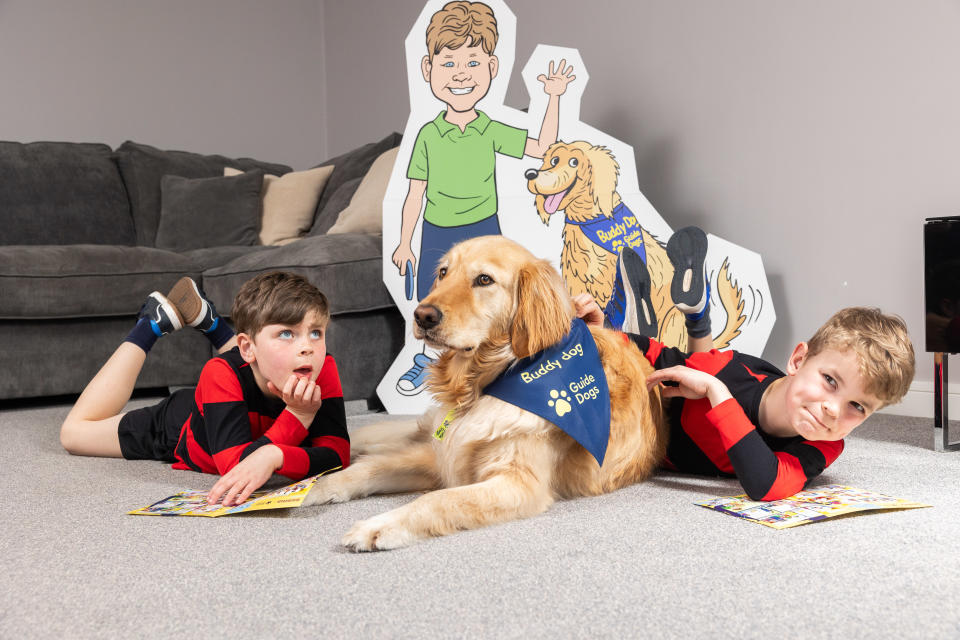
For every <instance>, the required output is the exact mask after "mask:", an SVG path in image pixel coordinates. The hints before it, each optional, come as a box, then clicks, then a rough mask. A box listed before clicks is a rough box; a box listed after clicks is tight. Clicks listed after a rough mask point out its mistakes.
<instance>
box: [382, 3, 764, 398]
mask: <svg viewBox="0 0 960 640" xmlns="http://www.w3.org/2000/svg"><path fill="white" fill-rule="evenodd" d="M515 37H516V18H515V16H514V15H513V13H512V12H511V11H510V10H509V8H507V6H506V5H505V4H504V3H503V2H499V1H493V0H491V1H490V2H487V3H480V2H473V3H471V2H450V3H446V4H445V3H444V2H443V0H437V1H431V2H428V3H427V5H426V6H425V7H424V10H423V11H422V12H421V14H420V17H419V18H418V19H417V22H416V23H415V24H414V26H413V28H412V29H411V31H410V33H409V34H408V36H407V39H406V42H405V48H406V59H407V80H408V86H409V91H410V118H409V119H408V121H407V125H406V127H405V129H404V137H403V142H402V143H401V145H400V149H399V153H398V156H397V162H396V165H395V166H394V168H393V173H392V175H391V179H390V183H389V185H388V188H387V192H386V196H385V197H384V202H383V255H384V257H385V259H384V265H383V278H384V283H385V284H386V286H387V289H388V290H389V291H390V293H391V296H392V297H393V299H394V301H395V302H396V304H397V306H398V307H399V309H400V311H401V313H402V314H403V316H404V318H405V320H406V323H407V332H406V336H407V337H406V343H405V345H404V348H403V350H402V351H401V353H400V355H399V357H398V358H397V360H396V361H394V363H393V365H392V366H391V367H390V369H389V370H388V372H387V374H386V376H385V377H384V379H383V380H382V381H381V382H380V385H379V386H378V388H377V392H378V394H379V396H380V399H381V401H382V402H383V403H384V406H385V407H386V408H387V410H388V411H389V412H391V413H411V414H412V413H420V412H422V411H423V410H424V409H426V407H427V406H428V405H429V404H430V402H431V398H430V395H429V393H426V392H424V389H425V387H424V382H425V380H426V367H427V366H428V365H429V363H430V362H431V361H432V358H433V357H435V355H436V354H433V353H431V352H430V350H429V349H428V348H425V346H424V345H423V343H422V342H420V341H418V340H416V339H415V338H414V337H413V331H412V326H413V325H412V322H413V311H414V309H415V308H416V306H417V304H418V301H419V300H420V299H422V298H423V297H425V296H426V295H427V293H428V292H429V289H430V286H431V285H432V282H433V276H434V273H433V271H434V267H435V264H436V261H437V260H438V259H439V257H440V256H442V255H443V254H444V253H445V252H446V251H447V250H448V249H449V248H450V247H451V246H452V245H453V244H455V243H456V242H458V241H460V240H465V239H467V238H471V237H475V236H478V235H487V234H491V233H493V234H496V233H502V234H503V235H505V236H507V237H510V238H512V239H514V240H517V241H519V242H521V243H522V244H524V246H526V247H527V248H528V249H529V250H530V251H531V252H533V253H534V254H535V255H537V256H539V257H541V258H545V259H547V260H549V261H550V262H552V263H553V264H554V266H556V267H557V268H558V269H559V270H560V272H561V274H562V275H563V277H564V280H565V282H566V284H567V288H568V289H569V290H570V292H571V293H572V294H577V293H581V292H583V291H587V292H589V293H590V294H591V295H593V297H594V298H595V299H596V300H597V302H598V303H599V304H600V305H601V307H603V306H605V305H607V303H608V301H609V300H610V298H611V295H612V291H613V288H614V279H615V275H616V264H617V257H618V255H619V253H620V251H621V250H622V249H623V247H625V246H627V247H631V248H632V250H633V251H636V252H637V253H638V254H639V255H640V256H641V257H642V258H643V262H644V263H645V264H646V267H647V271H648V272H649V281H650V302H651V306H652V309H651V310H650V311H651V316H655V318H656V320H655V323H654V324H655V326H656V327H657V338H658V339H659V340H660V341H661V342H663V343H665V344H667V345H670V346H679V347H681V348H683V346H685V344H686V340H687V336H686V332H685V329H684V315H683V313H682V312H681V311H680V310H679V309H677V308H676V306H675V305H674V301H673V300H672V298H671V293H670V285H671V281H672V279H673V266H672V264H671V263H670V261H669V260H668V257H667V255H666V251H665V245H666V241H667V239H668V238H669V237H670V235H671V234H672V231H671V228H670V226H669V225H667V223H666V222H665V221H664V220H663V219H662V218H661V217H660V216H659V214H657V212H656V211H655V210H654V209H653V207H652V206H651V205H650V203H649V202H648V201H647V199H646V198H645V197H644V196H643V194H642V193H640V190H639V187H638V184H637V175H636V167H635V165H634V155H633V149H632V148H631V147H630V146H629V145H627V144H625V143H623V142H621V141H619V140H616V139H614V138H612V137H611V136H609V135H607V134H604V133H603V132H601V131H598V130H596V129H594V128H593V127H590V126H589V125H587V124H585V123H583V122H581V121H580V117H579V115H580V99H581V97H582V95H583V91H584V88H585V87H586V86H587V82H588V80H589V76H588V74H587V71H586V68H585V66H584V64H583V61H582V60H581V59H580V54H579V52H578V51H577V50H576V49H568V48H561V47H553V46H546V45H538V46H537V48H536V50H535V51H534V53H533V55H532V56H531V57H530V60H529V61H528V62H527V64H526V65H525V67H524V69H523V71H522V77H523V80H524V84H525V86H526V88H527V91H528V93H529V95H530V105H529V108H528V109H527V111H526V112H523V111H520V110H518V109H513V108H511V107H508V106H506V105H505V104H504V96H505V93H506V89H507V85H508V81H509V78H510V76H511V74H512V69H513V63H514V55H515ZM708 238H709V249H708V251H707V256H706V263H705V264H706V271H707V276H708V277H709V279H710V287H711V290H712V292H713V293H712V296H711V298H710V301H709V304H710V312H711V318H712V327H713V335H714V343H715V345H716V346H718V347H727V346H731V347H733V348H736V349H738V350H740V351H744V352H746V353H751V354H755V355H760V353H761V352H762V351H763V347H764V344H765V343H766V340H767V337H768V336H769V333H770V329H771V328H772V326H773V322H774V319H775V314H774V310H773V306H772V304H771V302H770V295H769V290H768V288H767V283H766V277H765V275H764V272H763V265H762V262H761V260H760V256H759V255H757V254H755V253H753V252H750V251H746V250H744V249H742V248H740V247H738V246H736V245H734V244H732V243H729V242H726V241H724V240H722V239H720V238H717V237H715V236H712V235H711V236H709V237H708Z"/></svg>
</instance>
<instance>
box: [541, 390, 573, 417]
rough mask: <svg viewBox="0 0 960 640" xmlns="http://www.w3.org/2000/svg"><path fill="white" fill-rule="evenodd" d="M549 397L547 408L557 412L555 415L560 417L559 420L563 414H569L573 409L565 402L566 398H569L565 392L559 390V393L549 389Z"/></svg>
mask: <svg viewBox="0 0 960 640" xmlns="http://www.w3.org/2000/svg"><path fill="white" fill-rule="evenodd" d="M550 397H551V398H552V400H548V401H547V406H549V407H553V408H554V410H555V411H556V412H557V415H558V416H560V417H561V418H562V417H563V416H564V414H567V413H570V411H571V410H572V409H573V407H571V406H570V403H569V402H567V398H568V397H569V396H567V392H566V391H564V390H563V389H561V390H560V391H557V390H556V389H551V390H550Z"/></svg>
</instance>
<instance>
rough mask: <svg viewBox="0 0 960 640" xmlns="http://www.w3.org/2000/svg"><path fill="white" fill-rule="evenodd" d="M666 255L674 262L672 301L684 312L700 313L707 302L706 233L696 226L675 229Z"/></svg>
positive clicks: (671, 289) (668, 242) (668, 243)
mask: <svg viewBox="0 0 960 640" xmlns="http://www.w3.org/2000/svg"><path fill="white" fill-rule="evenodd" d="M667 257H668V258H669V259H670V262H671V264H673V282H672V283H671V284H670V297H671V298H672V299H673V304H675V305H676V306H677V308H678V309H680V311H682V312H683V313H685V314H691V313H699V312H700V311H702V310H703V307H704V305H705V304H706V302H707V284H706V272H705V271H704V262H705V260H706V258H707V234H705V233H704V232H703V231H702V230H701V229H699V228H697V227H684V228H683V229H679V230H677V231H674V232H673V235H672V236H670V239H669V240H668V241H667Z"/></svg>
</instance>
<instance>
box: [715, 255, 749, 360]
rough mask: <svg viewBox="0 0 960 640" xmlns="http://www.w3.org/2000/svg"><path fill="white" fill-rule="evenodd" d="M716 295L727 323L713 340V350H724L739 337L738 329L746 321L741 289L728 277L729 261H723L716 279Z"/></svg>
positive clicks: (731, 277)
mask: <svg viewBox="0 0 960 640" xmlns="http://www.w3.org/2000/svg"><path fill="white" fill-rule="evenodd" d="M716 294H717V295H718V296H719V298H720V305H721V306H722V307H723V310H724V311H726V312H727V323H726V324H725V325H724V327H723V331H721V332H720V335H718V336H717V337H715V338H714V339H713V347H714V348H715V349H726V348H727V347H729V346H730V343H731V342H732V341H733V339H734V338H736V337H737V336H739V335H740V327H742V326H743V323H744V322H746V321H747V316H746V315H744V313H743V304H744V302H743V289H742V288H741V287H739V286H737V283H736V281H735V280H734V279H733V276H731V275H730V261H729V260H724V261H723V265H722V266H721V267H720V274H719V276H718V277H717V290H716Z"/></svg>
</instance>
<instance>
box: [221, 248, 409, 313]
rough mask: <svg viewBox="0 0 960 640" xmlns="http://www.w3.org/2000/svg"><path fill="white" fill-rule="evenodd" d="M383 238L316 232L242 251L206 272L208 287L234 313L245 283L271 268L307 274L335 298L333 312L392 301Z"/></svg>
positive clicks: (370, 307) (224, 308) (381, 306)
mask: <svg viewBox="0 0 960 640" xmlns="http://www.w3.org/2000/svg"><path fill="white" fill-rule="evenodd" d="M382 242H383V241H382V239H381V237H380V236H377V235H369V234H361V233H345V234H343V235H338V236H312V237H308V238H302V239H300V240H298V241H296V242H294V243H292V244H288V245H285V246H282V247H274V248H271V249H268V250H266V251H257V252H253V253H248V254H246V255H243V256H240V257H239V258H236V259H235V260H231V261H230V262H228V263H226V264H224V265H222V266H219V267H214V268H212V269H208V270H207V271H205V272H204V274H203V288H204V290H205V291H206V293H207V295H208V296H209V297H210V298H211V299H212V300H213V302H214V304H215V305H216V307H217V309H218V310H219V311H220V312H221V313H222V314H229V313H230V311H229V310H230V307H231V306H232V304H233V297H234V296H235V295H236V293H237V291H238V290H239V289H240V285H242V284H243V283H244V282H246V281H247V280H249V279H250V278H252V277H254V276H256V275H258V274H260V273H265V272H267V271H277V270H281V271H293V272H296V273H299V274H301V275H303V276H305V277H306V278H307V279H308V280H310V282H312V283H313V284H314V285H316V286H317V287H318V288H319V289H320V290H321V291H323V293H324V294H326V296H327V299H328V300H329V301H330V312H331V314H334V315H336V314H338V313H347V312H356V311H368V310H373V309H384V308H388V307H392V306H394V305H393V300H392V299H391V298H390V294H389V293H388V292H387V288H386V287H385V286H384V285H383V261H382V259H381V255H382V252H383V251H382V246H381V245H382Z"/></svg>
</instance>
